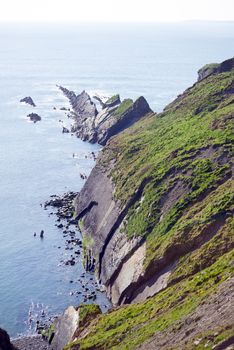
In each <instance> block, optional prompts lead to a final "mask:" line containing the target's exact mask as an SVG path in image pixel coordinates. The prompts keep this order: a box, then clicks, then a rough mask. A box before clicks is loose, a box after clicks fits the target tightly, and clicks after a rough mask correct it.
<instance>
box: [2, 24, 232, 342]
mask: <svg viewBox="0 0 234 350" xmlns="http://www.w3.org/2000/svg"><path fill="white" fill-rule="evenodd" d="M233 47H234V25H233V23H227V24H224V23H213V24H206V23H197V24H195V23H187V24H186V23H184V24H174V25H169V24H164V25H162V24H161V25H94V24H92V25H88V24H87V25H82V26H81V25H80V26H78V25H66V24H61V25H49V24H44V25H42V24H41V25H28V26H27V25H22V24H21V25H10V24H5V25H0V132H1V137H0V327H4V328H6V329H7V330H8V331H9V333H10V334H11V335H12V336H16V335H17V334H18V333H22V332H23V333H24V332H26V331H27V330H28V324H27V323H26V321H27V319H28V311H29V309H31V310H33V312H34V313H40V312H41V310H42V309H45V310H46V312H48V313H49V314H56V313H59V312H61V311H62V310H63V309H64V308H65V307H67V306H68V305H70V304H79V302H80V301H81V299H80V298H77V297H75V296H71V295H70V294H71V292H72V291H74V289H75V290H79V288H80V285H79V283H78V282H77V279H78V278H79V276H80V275H81V274H82V273H83V267H82V264H81V263H80V264H77V265H75V266H74V267H69V266H66V267H65V266H63V265H60V260H61V259H64V256H65V254H66V253H65V252H66V251H65V250H64V247H65V239H64V238H63V236H62V233H61V231H60V230H59V229H57V228H56V227H55V226H54V224H55V217H53V216H50V217H49V216H48V211H44V210H43V209H42V208H41V206H40V203H43V202H45V201H46V200H47V199H48V198H49V196H50V195H51V194H55V193H57V194H62V193H63V192H66V191H68V190H73V191H79V190H80V189H81V187H82V186H83V183H84V182H83V181H82V180H81V179H80V176H79V173H80V172H82V173H86V174H88V173H89V172H90V171H91V169H92V167H93V166H94V161H93V160H92V159H91V158H90V157H89V155H90V152H92V151H94V152H96V151H98V150H99V147H98V146H97V145H90V144H88V143H84V142H82V141H80V140H78V139H76V138H75V137H72V136H71V135H67V134H62V133H61V123H59V119H63V120H64V122H65V123H68V121H67V120H66V117H65V116H64V112H62V111H59V110H53V107H54V106H55V107H58V108H60V107H63V106H67V101H66V99H65V98H64V97H63V96H62V95H61V94H60V93H59V91H58V89H57V88H56V84H61V85H63V86H66V87H68V88H72V89H74V90H75V91H76V92H81V91H82V90H83V89H85V90H87V91H88V92H90V93H91V94H92V92H99V93H101V94H107V95H111V94H114V93H120V94H121V96H122V97H132V98H136V97H138V96H139V95H144V96H145V97H146V98H147V100H148V101H149V103H150V105H151V107H152V108H153V109H154V110H156V111H160V110H162V108H163V107H164V106H165V105H166V104H167V103H169V102H170V101H171V100H172V99H173V98H174V97H176V96H177V95H178V94H179V93H181V92H182V91H183V90H184V89H185V88H186V87H188V86H189V85H191V84H192V83H193V82H194V81H195V80H196V71H197V70H198V69H199V68H200V67H201V66H202V65H204V64H206V63H209V62H216V61H222V60H224V59H226V58H229V57H231V56H232V55H233ZM29 95H30V96H32V98H33V99H34V101H35V103H36V104H37V108H33V107H30V106H28V105H22V104H20V103H19V100H20V99H21V98H23V97H25V96H29ZM33 111H34V112H37V113H38V114H40V115H41V117H42V121H41V122H39V123H37V124H33V123H30V122H28V120H27V118H26V115H27V114H28V113H30V112H33ZM73 153H75V154H76V157H75V158H73V156H72V155H73ZM86 156H87V157H88V158H86ZM41 229H44V230H45V238H44V240H43V241H41V240H40V239H39V238H38V237H36V238H35V237H33V232H35V231H36V232H39V231H40V230H41ZM58 246H61V247H62V249H58ZM65 257H66V256H65ZM85 278H86V280H87V281H89V279H90V276H89V275H87V276H86V277H85ZM70 280H74V281H76V282H77V283H76V284H71V283H70ZM97 301H98V302H99V303H100V304H101V305H102V307H103V309H105V305H107V301H106V299H105V296H103V295H102V294H99V295H98V298H97Z"/></svg>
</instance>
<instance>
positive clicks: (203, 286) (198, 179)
mask: <svg viewBox="0 0 234 350" xmlns="http://www.w3.org/2000/svg"><path fill="white" fill-rule="evenodd" d="M216 68H217V67H216ZM233 92H234V70H233V69H230V70H229V71H225V72H222V73H220V72H219V71H218V70H217V69H216V71H215V73H214V74H211V75H209V76H208V77H206V78H205V79H202V80H201V81H199V82H198V83H196V84H194V85H193V86H192V87H191V88H189V89H187V90H186V91H185V92H184V93H183V94H182V95H180V96H178V98H177V99H176V100H175V101H174V102H172V103H171V104H169V105H168V106H167V107H166V108H165V110H164V111H163V112H162V113H161V114H159V115H155V114H153V113H152V114H150V115H148V116H147V117H145V118H144V119H142V120H140V121H139V122H137V123H136V124H135V125H133V126H132V127H131V128H129V129H127V130H125V131H124V132H122V133H121V134H119V135H118V136H117V137H115V138H112V139H111V141H110V142H109V144H108V147H106V148H104V150H103V154H102V157H101V158H100V160H99V164H100V165H101V166H102V167H103V168H104V169H109V165H110V162H111V172H110V175H109V176H110V177H111V179H112V181H113V183H114V186H115V192H114V194H113V196H114V197H115V200H116V201H118V203H120V206H122V208H124V207H126V205H127V204H128V203H130V202H129V199H131V198H133V197H134V196H135V197H136V194H137V193H138V192H139V188H141V189H142V190H141V191H140V193H139V195H138V197H136V200H135V201H133V202H131V204H130V205H129V207H128V211H127V214H126V215H125V217H124V220H123V222H122V225H121V231H122V232H123V233H124V234H125V235H126V236H127V237H128V239H129V240H131V239H132V238H134V237H141V238H142V240H143V241H145V242H146V254H145V259H144V275H142V276H140V278H139V280H138V281H137V284H136V285H135V286H133V287H135V288H132V289H131V291H129V293H130V294H129V299H127V300H129V301H131V300H133V299H134V293H135V292H136V290H137V288H138V287H139V285H140V284H141V283H143V282H145V281H146V280H147V279H148V280H149V279H150V277H151V276H155V275H157V274H158V273H160V271H162V269H163V268H165V267H167V266H168V265H169V264H172V265H173V268H172V270H171V274H170V277H169V280H168V283H167V288H165V289H164V290H161V291H160V292H159V293H158V294H156V295H155V296H153V297H151V298H149V299H147V300H146V301H144V302H141V303H138V304H131V305H125V306H122V307H120V308H117V309H114V310H112V311H111V312H109V313H107V314H106V315H102V316H99V317H98V318H97V319H96V321H92V323H91V324H90V325H89V327H88V328H87V332H86V334H85V335H84V336H83V337H80V338H78V339H77V340H76V341H75V342H74V343H72V344H70V345H68V347H67V349H72V350H75V349H99V350H101V349H122V350H124V349H135V348H137V347H138V346H141V344H143V343H144V344H145V342H146V341H147V340H149V339H153V337H155V336H156V335H157V336H158V337H160V336H162V337H163V336H164V332H166V333H165V339H166V336H167V335H168V334H174V333H175V334H177V333H179V332H180V331H181V329H182V330H183V329H184V337H182V338H181V339H183V341H182V340H181V339H180V341H182V344H183V345H182V347H181V345H179V340H178V344H177V343H174V344H173V346H172V345H171V346H170V347H169V346H168V345H167V344H165V346H161V347H157V346H153V347H152V346H151V347H147V346H145V345H144V346H143V347H142V348H141V349H157V348H158V349H159V348H160V349H169V348H180V349H181V348H186V349H193V348H195V347H196V348H198V349H199V348H203V347H202V346H205V345H206V348H208V349H211V348H212V349H213V348H215V346H216V345H217V344H218V343H219V342H221V341H223V340H224V339H227V338H228V337H229V336H230V334H231V332H232V331H233V329H232V327H231V324H232V323H233V320H231V318H230V315H228V314H227V315H225V316H226V317H224V318H225V319H222V318H220V319H217V317H216V320H215V319H213V318H212V311H213V312H214V314H215V311H217V307H216V306H215V305H216V303H219V298H220V297H221V295H226V294H224V293H223V290H227V291H228V292H229V293H230V295H228V294H227V298H226V299H223V304H222V303H221V302H220V310H221V311H222V310H224V308H225V305H226V306H227V305H228V301H229V299H230V296H231V293H233V291H232V290H231V289H230V286H229V284H230V281H231V278H232V277H233V258H234V252H233V247H234V240H233V229H234V221H233V191H232V188H233V180H232V178H231V175H232V158H233V157H232V156H233V153H232V144H233V115H234V104H233V102H234V94H233ZM222 288H223V289H222ZM207 303H208V304H209V303H210V311H211V316H210V319H209V320H207V321H206V322H205V321H204V326H203V327H202V329H199V327H197V328H196V327H195V329H193V330H189V329H188V328H186V327H185V325H186V324H187V322H188V323H189V321H188V320H189V319H190V321H191V319H192V317H193V316H192V315H194V314H196V312H197V315H198V316H197V318H198V320H200V318H202V317H203V316H201V315H203V314H202V310H203V308H205V306H207ZM222 308H223V309H222ZM208 310H209V309H208ZM199 312H200V314H199ZM224 314H225V311H224ZM216 316H217V315H216ZM199 317H200V318H199ZM198 320H197V321H196V322H197V324H198ZM173 332H174V333H173ZM194 336H197V337H199V341H196V340H194V338H193V337H194ZM168 339H169V338H168ZM185 340H186V342H185ZM169 343H170V339H169V340H168V344H169Z"/></svg>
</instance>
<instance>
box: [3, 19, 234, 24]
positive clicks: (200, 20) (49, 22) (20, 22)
mask: <svg viewBox="0 0 234 350" xmlns="http://www.w3.org/2000/svg"><path fill="white" fill-rule="evenodd" d="M201 22H202V23H234V19H230V20H225V19H188V20H170V21H169V20H167V21H166V20H165V21H163V20H162V21H125V20H124V21H120V20H115V21H98V20H97V21H88V20H87V21H86V20H84V21H82V20H77V21H76V20H62V19H61V20H36V21H35V20H3V21H1V20H0V24H13V23H15V24H43V23H47V24H57V23H63V24H91V23H92V24H120V23H121V24H170V23H171V24H179V23H201Z"/></svg>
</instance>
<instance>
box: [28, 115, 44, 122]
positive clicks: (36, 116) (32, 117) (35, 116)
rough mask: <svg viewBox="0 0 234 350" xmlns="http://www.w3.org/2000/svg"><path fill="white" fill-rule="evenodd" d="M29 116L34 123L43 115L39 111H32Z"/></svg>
mask: <svg viewBox="0 0 234 350" xmlns="http://www.w3.org/2000/svg"><path fill="white" fill-rule="evenodd" d="M27 117H28V118H30V120H31V121H32V122H34V123H36V122H38V121H40V120H41V117H40V116H39V115H38V114H37V113H30V114H28V115H27Z"/></svg>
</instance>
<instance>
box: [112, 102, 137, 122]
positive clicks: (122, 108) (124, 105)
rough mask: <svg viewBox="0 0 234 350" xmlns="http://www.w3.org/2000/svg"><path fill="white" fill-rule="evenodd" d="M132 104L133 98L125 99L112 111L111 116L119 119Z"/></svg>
mask: <svg viewBox="0 0 234 350" xmlns="http://www.w3.org/2000/svg"><path fill="white" fill-rule="evenodd" d="M132 105H133V100H131V99H130V98H129V99H126V100H123V102H122V103H121V104H120V105H119V106H118V108H117V109H116V110H115V111H114V112H113V116H114V117H115V118H116V119H121V117H122V115H123V114H124V113H125V112H126V111H127V110H128V109H129V108H130V107H132Z"/></svg>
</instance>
